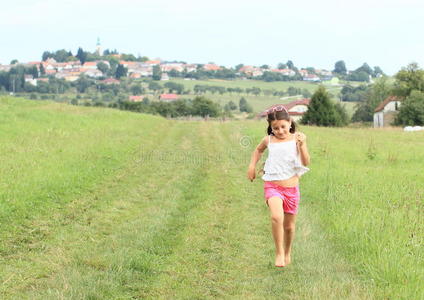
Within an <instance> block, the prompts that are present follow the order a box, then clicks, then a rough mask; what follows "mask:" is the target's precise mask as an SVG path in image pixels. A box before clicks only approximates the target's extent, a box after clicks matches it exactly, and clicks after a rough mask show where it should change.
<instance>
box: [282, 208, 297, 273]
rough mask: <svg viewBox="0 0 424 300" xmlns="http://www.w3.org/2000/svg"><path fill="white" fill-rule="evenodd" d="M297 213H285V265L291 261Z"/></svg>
mask: <svg viewBox="0 0 424 300" xmlns="http://www.w3.org/2000/svg"><path fill="white" fill-rule="evenodd" d="M295 224H296V215H292V214H286V213H285V214H284V257H285V261H284V265H288V264H289V263H290V262H291V246H292V243H293V239H294V233H295V229H296V227H295Z"/></svg>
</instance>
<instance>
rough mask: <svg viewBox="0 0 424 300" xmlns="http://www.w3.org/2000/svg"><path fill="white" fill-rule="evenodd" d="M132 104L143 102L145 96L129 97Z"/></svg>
mask: <svg viewBox="0 0 424 300" xmlns="http://www.w3.org/2000/svg"><path fill="white" fill-rule="evenodd" d="M128 100H129V101H130V102H141V101H143V96H128Z"/></svg>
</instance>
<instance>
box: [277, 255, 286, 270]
mask: <svg viewBox="0 0 424 300" xmlns="http://www.w3.org/2000/svg"><path fill="white" fill-rule="evenodd" d="M284 265H285V264H284V255H278V254H277V255H276V256H275V266H276V267H284Z"/></svg>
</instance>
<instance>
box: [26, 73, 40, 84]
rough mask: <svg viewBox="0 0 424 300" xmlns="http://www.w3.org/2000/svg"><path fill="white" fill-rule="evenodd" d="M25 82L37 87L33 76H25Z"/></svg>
mask: <svg viewBox="0 0 424 300" xmlns="http://www.w3.org/2000/svg"><path fill="white" fill-rule="evenodd" d="M24 78H25V82H26V83H29V84H31V85H34V86H36V85H37V80H36V79H35V78H34V77H33V76H32V75H24Z"/></svg>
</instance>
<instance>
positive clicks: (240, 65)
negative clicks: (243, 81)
mask: <svg viewBox="0 0 424 300" xmlns="http://www.w3.org/2000/svg"><path fill="white" fill-rule="evenodd" d="M243 67H244V65H243V64H238V65H237V66H235V67H234V70H235V71H236V72H238V71H239V70H240V69H241V68H243Z"/></svg>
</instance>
